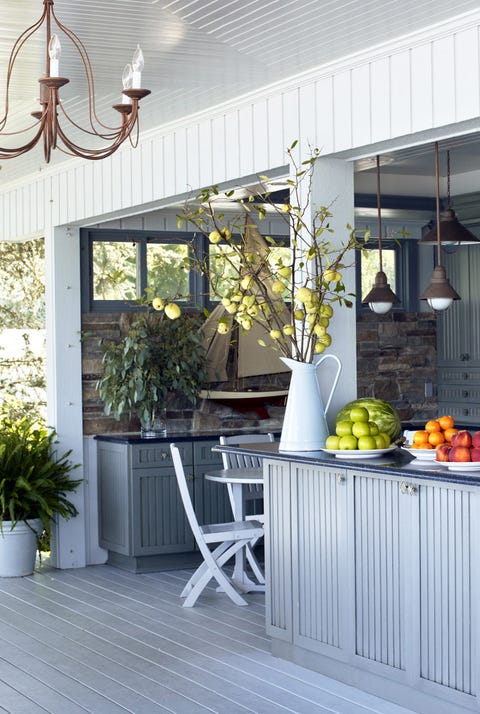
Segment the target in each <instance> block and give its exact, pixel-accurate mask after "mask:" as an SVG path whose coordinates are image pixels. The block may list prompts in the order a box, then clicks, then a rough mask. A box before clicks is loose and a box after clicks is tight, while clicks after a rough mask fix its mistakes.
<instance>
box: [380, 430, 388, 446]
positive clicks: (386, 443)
mask: <svg viewBox="0 0 480 714" xmlns="http://www.w3.org/2000/svg"><path fill="white" fill-rule="evenodd" d="M379 436H383V440H384V442H385V447H384V448H385V449H388V447H389V446H390V435H389V434H386V433H385V432H384V431H381V432H380V434H379Z"/></svg>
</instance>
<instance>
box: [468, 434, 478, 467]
mask: <svg viewBox="0 0 480 714" xmlns="http://www.w3.org/2000/svg"><path fill="white" fill-rule="evenodd" d="M477 434H478V432H477ZM470 459H471V460H472V461H480V448H478V447H477V446H474V447H473V449H470Z"/></svg>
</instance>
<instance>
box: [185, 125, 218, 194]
mask: <svg viewBox="0 0 480 714" xmlns="http://www.w3.org/2000/svg"><path fill="white" fill-rule="evenodd" d="M227 154H228V151H227V150H226V146H225V115H224V114H221V115H220V116H218V117H214V118H213V119H212V183H222V182H223V181H225V179H226V177H227V166H226V156H227ZM188 158H190V154H189V155H188ZM190 163H191V165H192V167H193V168H194V169H195V179H196V180H192V177H191V176H190V175H189V179H190V181H189V185H190V186H198V183H199V181H198V175H199V170H198V162H193V161H191V162H190Z"/></svg>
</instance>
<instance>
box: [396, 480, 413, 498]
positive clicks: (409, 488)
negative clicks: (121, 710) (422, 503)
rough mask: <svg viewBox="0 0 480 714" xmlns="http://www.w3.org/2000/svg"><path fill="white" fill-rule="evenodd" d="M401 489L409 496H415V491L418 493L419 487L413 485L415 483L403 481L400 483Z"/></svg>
mask: <svg viewBox="0 0 480 714" xmlns="http://www.w3.org/2000/svg"><path fill="white" fill-rule="evenodd" d="M400 491H401V492H402V493H404V494H406V495H407V496H413V495H414V494H415V493H417V487H416V486H414V485H413V483H407V482H406V481H402V482H401V483H400Z"/></svg>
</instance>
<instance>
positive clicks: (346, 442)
mask: <svg viewBox="0 0 480 714" xmlns="http://www.w3.org/2000/svg"><path fill="white" fill-rule="evenodd" d="M338 448H339V449H341V450H342V451H355V449H356V448H357V437H356V436H353V434H347V435H346V436H342V437H340V441H339V442H338Z"/></svg>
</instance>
